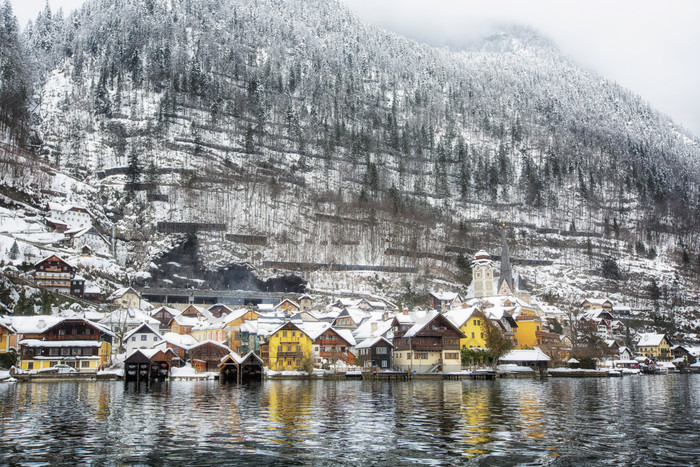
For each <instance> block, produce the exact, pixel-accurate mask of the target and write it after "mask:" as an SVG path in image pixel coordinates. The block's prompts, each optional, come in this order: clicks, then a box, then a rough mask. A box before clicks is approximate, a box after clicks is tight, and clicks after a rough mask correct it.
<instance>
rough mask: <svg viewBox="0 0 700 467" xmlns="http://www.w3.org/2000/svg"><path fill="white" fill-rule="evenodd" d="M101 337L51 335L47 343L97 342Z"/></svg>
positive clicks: (90, 335) (47, 337)
mask: <svg viewBox="0 0 700 467" xmlns="http://www.w3.org/2000/svg"><path fill="white" fill-rule="evenodd" d="M99 338H100V336H98V335H97V334H96V333H95V334H50V335H48V336H46V340H47V341H96V340H99Z"/></svg>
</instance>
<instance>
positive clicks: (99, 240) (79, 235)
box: [63, 225, 112, 256]
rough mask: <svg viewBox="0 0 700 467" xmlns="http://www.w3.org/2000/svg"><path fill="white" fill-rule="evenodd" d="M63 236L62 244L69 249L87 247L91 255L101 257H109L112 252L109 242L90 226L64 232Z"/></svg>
mask: <svg viewBox="0 0 700 467" xmlns="http://www.w3.org/2000/svg"><path fill="white" fill-rule="evenodd" d="M63 235H65V238H64V243H65V244H66V245H67V246H69V247H71V248H75V249H83V248H84V247H88V248H89V249H90V251H91V252H92V253H96V254H99V255H103V256H107V255H109V254H110V252H111V250H112V244H111V243H110V241H109V240H107V239H106V238H105V236H104V235H102V234H101V233H99V232H98V231H97V229H96V228H95V227H93V226H92V225H88V226H87V227H77V228H75V229H69V230H66V231H65V232H64V233H63Z"/></svg>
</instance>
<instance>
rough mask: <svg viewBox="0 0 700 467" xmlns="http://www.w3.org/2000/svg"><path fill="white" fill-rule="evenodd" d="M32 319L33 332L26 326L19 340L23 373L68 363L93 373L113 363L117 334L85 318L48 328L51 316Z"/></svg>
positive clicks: (53, 323) (65, 320) (56, 321)
mask: <svg viewBox="0 0 700 467" xmlns="http://www.w3.org/2000/svg"><path fill="white" fill-rule="evenodd" d="M31 318H34V320H33V321H34V327H33V329H30V327H31V325H29V323H23V326H22V328H23V331H24V334H23V337H22V340H20V341H19V347H20V352H19V355H20V358H21V363H20V367H21V368H22V369H23V370H39V369H46V368H51V367H53V366H55V365H57V364H66V365H69V366H71V367H73V368H75V369H77V370H79V371H83V372H91V371H97V369H98V368H99V367H101V366H107V365H109V364H110V362H111V354H112V342H113V339H114V337H115V335H114V334H113V333H112V332H111V331H109V330H108V329H106V328H105V327H103V326H101V325H99V324H97V323H94V322H92V321H88V320H87V319H82V318H58V319H54V320H51V324H49V325H48V326H45V323H46V318H51V317H42V316H32V317H31ZM27 331H29V332H27Z"/></svg>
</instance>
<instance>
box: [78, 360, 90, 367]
mask: <svg viewBox="0 0 700 467" xmlns="http://www.w3.org/2000/svg"><path fill="white" fill-rule="evenodd" d="M80 367H81V368H90V362H89V361H87V360H85V361H84V362H80Z"/></svg>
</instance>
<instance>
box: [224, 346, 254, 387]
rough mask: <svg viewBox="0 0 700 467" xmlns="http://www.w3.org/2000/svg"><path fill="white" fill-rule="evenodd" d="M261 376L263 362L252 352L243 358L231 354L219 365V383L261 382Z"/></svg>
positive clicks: (233, 353) (234, 353)
mask: <svg viewBox="0 0 700 467" xmlns="http://www.w3.org/2000/svg"><path fill="white" fill-rule="evenodd" d="M262 375H263V361H262V359H261V358H260V357H259V356H257V355H256V354H255V353H253V352H248V353H247V354H246V355H245V356H244V357H241V356H240V355H238V354H237V353H236V352H231V353H229V354H228V355H225V356H224V357H223V358H222V359H221V362H220V363H219V381H222V382H234V381H235V382H237V383H241V382H244V381H261V380H262Z"/></svg>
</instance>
